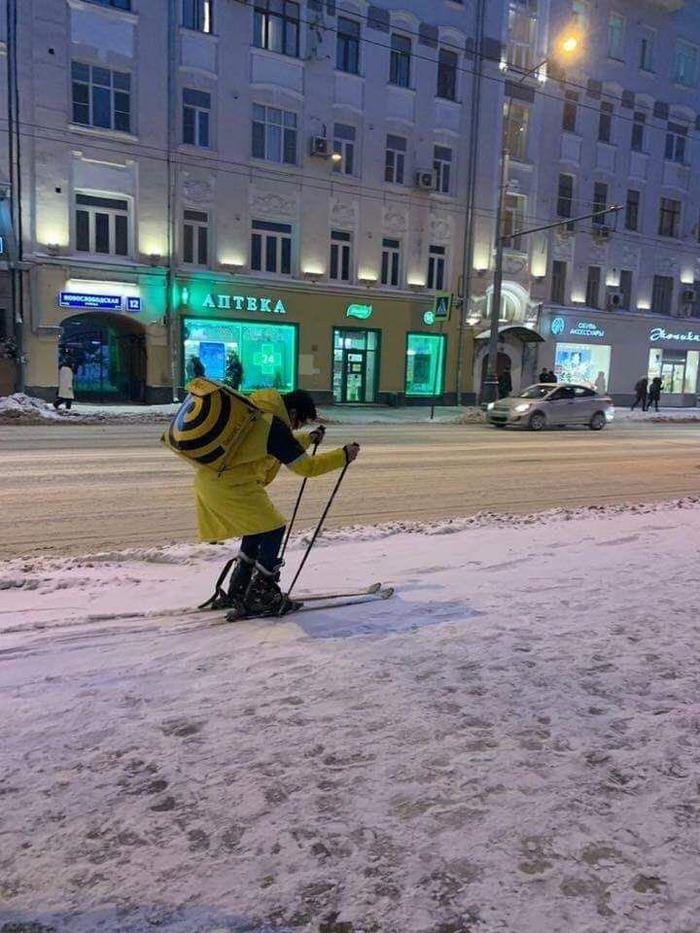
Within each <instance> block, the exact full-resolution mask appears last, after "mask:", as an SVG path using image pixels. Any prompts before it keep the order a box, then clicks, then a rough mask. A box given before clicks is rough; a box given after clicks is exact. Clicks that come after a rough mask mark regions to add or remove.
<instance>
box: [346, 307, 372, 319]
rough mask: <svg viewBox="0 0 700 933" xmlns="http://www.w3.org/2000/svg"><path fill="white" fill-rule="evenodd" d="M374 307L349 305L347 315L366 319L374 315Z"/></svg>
mask: <svg viewBox="0 0 700 933" xmlns="http://www.w3.org/2000/svg"><path fill="white" fill-rule="evenodd" d="M373 313H374V308H373V307H372V305H348V306H347V308H346V310H345V317H356V318H357V319H358V320H360V321H366V320H367V319H368V318H370V317H372V314H373Z"/></svg>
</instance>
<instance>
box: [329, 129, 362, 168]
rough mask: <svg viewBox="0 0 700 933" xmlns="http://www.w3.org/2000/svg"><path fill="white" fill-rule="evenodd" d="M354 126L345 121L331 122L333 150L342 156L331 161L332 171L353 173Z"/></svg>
mask: <svg viewBox="0 0 700 933" xmlns="http://www.w3.org/2000/svg"><path fill="white" fill-rule="evenodd" d="M355 132H356V131H355V127H354V126H349V125H348V124H347V123H334V124H333V152H337V153H339V155H341V156H342V160H341V161H340V162H334V163H333V171H334V172H337V173H340V174H343V175H354V174H355Z"/></svg>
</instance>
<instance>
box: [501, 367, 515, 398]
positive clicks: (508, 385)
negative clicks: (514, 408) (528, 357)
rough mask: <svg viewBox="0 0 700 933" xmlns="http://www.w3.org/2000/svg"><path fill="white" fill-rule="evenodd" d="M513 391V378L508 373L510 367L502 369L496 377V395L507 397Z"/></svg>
mask: <svg viewBox="0 0 700 933" xmlns="http://www.w3.org/2000/svg"><path fill="white" fill-rule="evenodd" d="M512 391H513V380H512V378H511V375H510V369H504V370H503V372H502V373H501V375H500V376H499V377H498V397H499V398H508V396H509V395H510V393H511V392H512Z"/></svg>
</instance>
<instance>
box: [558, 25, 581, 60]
mask: <svg viewBox="0 0 700 933" xmlns="http://www.w3.org/2000/svg"><path fill="white" fill-rule="evenodd" d="M582 44H583V42H582V36H581V33H580V32H577V31H576V30H571V29H569V30H567V31H566V32H565V33H564V34H563V35H562V36H560V38H559V42H558V43H557V47H558V51H559V54H560V55H562V56H563V57H568V58H570V57H571V56H574V55H577V54H578V53H579V52H580V51H581V45H582Z"/></svg>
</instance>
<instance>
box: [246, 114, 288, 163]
mask: <svg viewBox="0 0 700 933" xmlns="http://www.w3.org/2000/svg"><path fill="white" fill-rule="evenodd" d="M253 158H254V159H265V160H267V161H268V162H283V163H285V164H287V165H294V164H295V163H296V160H297V115H296V114H295V113H291V112H290V111H289V110H280V109H279V108H277V107H264V106H263V105H262V104H253Z"/></svg>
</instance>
